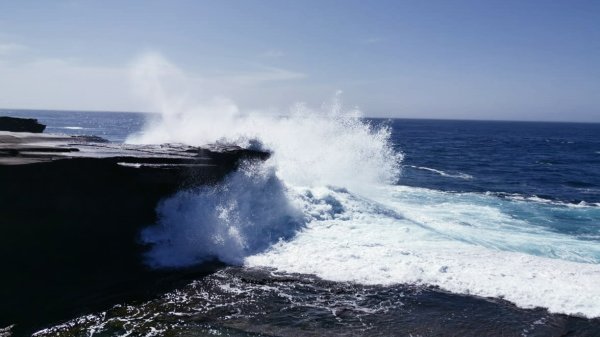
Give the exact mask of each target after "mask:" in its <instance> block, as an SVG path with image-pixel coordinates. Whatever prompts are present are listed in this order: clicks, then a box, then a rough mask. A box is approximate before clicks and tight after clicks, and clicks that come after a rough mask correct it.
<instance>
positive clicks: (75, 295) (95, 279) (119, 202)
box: [0, 132, 269, 335]
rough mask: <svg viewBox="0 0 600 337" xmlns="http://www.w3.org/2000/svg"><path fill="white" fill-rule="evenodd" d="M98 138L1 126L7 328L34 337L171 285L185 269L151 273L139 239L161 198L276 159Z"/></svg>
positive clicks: (2, 298)
mask: <svg viewBox="0 0 600 337" xmlns="http://www.w3.org/2000/svg"><path fill="white" fill-rule="evenodd" d="M90 140H94V141H93V142H90ZM98 141H101V139H90V138H86V137H64V136H56V135H45V134H44V135H31V134H25V133H9V132H0V256H2V259H3V261H2V274H1V276H0V327H3V326H8V325H11V324H16V326H15V332H16V334H17V335H21V334H26V333H30V332H31V331H32V329H34V328H39V327H43V326H44V325H46V324H49V323H51V322H57V321H60V320H63V319H66V318H69V317H72V316H73V315H79V314H82V313H85V312H88V311H91V310H97V309H99V308H104V307H105V306H107V305H110V304H114V303H117V302H121V301H124V300H131V299H135V298H138V297H139V296H144V295H146V296H149V295H150V294H151V293H152V292H155V291H156V289H158V288H164V287H167V288H168V287H169V286H172V284H173V280H177V279H180V278H181V275H182V272H181V271H171V272H169V271H162V272H157V271H152V270H149V269H148V268H147V267H146V266H144V265H143V263H142V254H143V253H144V251H145V249H146V248H147V247H143V246H142V245H140V244H139V242H138V236H139V233H140V230H141V229H143V228H144V227H146V226H149V225H151V224H153V223H155V222H156V220H157V219H156V213H155V207H156V206H157V204H158V202H159V201H160V200H161V199H163V198H165V197H167V196H169V195H171V194H173V193H175V192H176V191H178V190H179V189H182V188H187V187H192V186H195V185H200V184H214V183H216V182H218V181H219V180H221V179H222V178H223V177H224V176H226V175H227V174H228V173H230V172H232V171H233V170H235V169H236V167H237V165H238V164H239V162H240V161H241V160H253V159H255V160H264V159H266V158H267V157H268V156H269V154H268V153H265V152H260V151H252V150H245V149H241V148H239V147H234V146H232V147H223V146H220V147H216V146H215V147H208V148H197V147H190V146H185V145H177V144H172V145H156V146H134V145H122V144H113V143H106V142H105V143H101V142H98ZM201 272H204V271H201ZM165 280H167V281H165Z"/></svg>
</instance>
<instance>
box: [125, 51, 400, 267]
mask: <svg viewBox="0 0 600 337" xmlns="http://www.w3.org/2000/svg"><path fill="white" fill-rule="evenodd" d="M132 75H133V76H132V77H133V80H134V81H133V82H134V86H135V87H136V89H137V92H138V94H140V95H141V96H142V97H147V98H148V100H149V101H150V102H151V103H152V104H153V106H154V107H155V109H158V110H159V111H160V112H161V114H160V115H159V116H158V117H157V118H154V119H152V120H150V121H149V122H148V124H147V125H146V127H145V128H144V130H143V132H142V133H140V134H137V135H133V136H132V137H130V138H129V139H128V140H127V142H130V143H167V142H169V143H186V144H190V145H199V146H201V145H205V144H208V143H215V142H226V143H234V144H237V145H240V146H242V147H250V146H254V145H253V144H256V143H259V144H261V145H260V146H262V147H263V148H265V149H267V150H270V151H271V152H272V156H271V157H270V159H269V160H268V161H267V162H266V163H263V164H256V163H255V164H253V165H248V166H246V167H245V168H244V169H243V170H241V171H239V172H236V173H234V174H232V175H230V176H229V177H228V178H226V179H225V181H224V182H223V183H222V185H220V186H218V187H216V188H200V189H196V190H191V191H182V192H179V193H178V194H176V195H175V196H174V197H172V198H170V199H168V200H165V201H163V202H162V203H161V205H160V206H159V207H158V209H157V212H158V214H159V217H160V222H159V223H158V224H157V225H156V226H154V227H151V228H149V229H147V230H146V231H144V232H143V235H142V238H143V240H144V241H145V242H147V243H150V244H152V245H153V249H152V250H151V251H150V253H149V254H148V255H147V258H148V263H149V264H150V265H152V266H155V267H180V266H187V265H191V264H194V263H198V262H202V261H204V260H206V259H208V258H213V257H216V258H219V259H220V260H221V261H224V262H227V263H232V264H241V263H242V262H243V258H244V257H245V256H248V255H250V254H253V253H256V252H258V251H260V250H264V249H266V248H268V246H269V245H270V244H273V243H275V242H277V241H278V240H280V239H286V238H289V237H290V236H291V235H293V233H294V232H295V231H296V230H297V229H298V228H299V226H301V225H302V224H303V223H304V220H306V219H305V218H302V216H299V214H302V213H301V212H300V211H301V210H302V209H303V207H304V206H302V205H301V203H297V202H294V200H296V201H297V200H301V199H302V198H301V197H299V195H298V194H297V193H296V192H295V191H294V190H293V189H290V188H288V186H296V187H297V186H305V187H318V186H344V187H345V188H351V189H353V190H356V191H361V190H368V189H369V188H370V187H369V186H371V185H373V184H381V183H389V182H393V181H395V180H396V179H397V176H398V174H399V163H400V161H401V159H402V156H401V155H400V154H398V153H396V152H394V150H393V149H392V147H391V145H390V141H389V139H390V129H389V128H386V127H381V128H375V127H373V126H372V125H371V124H369V123H368V122H366V121H364V120H363V119H361V118H360V112H359V111H358V110H356V109H352V110H350V111H345V110H344V109H343V107H342V104H341V102H340V94H341V93H337V94H336V95H335V97H334V99H333V100H332V102H330V103H329V104H324V105H323V106H322V107H321V108H320V109H316V110H315V109H310V108H308V107H307V106H305V105H303V104H296V105H294V106H293V107H292V109H291V110H290V111H289V113H288V114H286V115H285V116H273V115H267V114H260V113H256V112H254V113H243V112H242V111H241V110H240V109H239V108H238V107H237V106H236V105H235V104H234V103H233V102H232V101H231V100H229V99H225V98H223V97H216V98H206V97H205V98H201V99H200V100H191V99H190V97H189V95H187V94H185V92H186V90H185V89H184V88H182V86H183V87H185V83H186V82H188V80H187V79H186V78H185V76H184V75H183V72H182V71H180V70H179V69H177V68H176V67H175V66H173V65H172V64H170V63H169V62H168V61H166V60H165V59H164V58H162V57H160V56H159V55H147V56H145V57H143V58H142V59H141V60H140V61H139V62H138V63H137V64H136V66H135V67H134V68H133V72H132ZM181 93H183V94H181ZM325 207H328V206H327V205H325Z"/></svg>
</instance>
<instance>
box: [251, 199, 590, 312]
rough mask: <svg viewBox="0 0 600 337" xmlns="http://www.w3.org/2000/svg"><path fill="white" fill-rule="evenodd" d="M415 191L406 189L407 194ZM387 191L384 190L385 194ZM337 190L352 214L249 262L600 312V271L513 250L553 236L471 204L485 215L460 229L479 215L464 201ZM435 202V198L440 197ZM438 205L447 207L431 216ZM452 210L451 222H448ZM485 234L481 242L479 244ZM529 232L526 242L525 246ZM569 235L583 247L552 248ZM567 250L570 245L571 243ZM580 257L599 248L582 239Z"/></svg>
mask: <svg viewBox="0 0 600 337" xmlns="http://www.w3.org/2000/svg"><path fill="white" fill-rule="evenodd" d="M409 190H410V188H400V189H399V191H398V192H399V193H401V192H407V191H409ZM381 192H382V191H377V193H379V195H381ZM412 192H413V193H423V190H422V189H416V190H413V191H412ZM436 193H437V192H433V194H436ZM328 194H329V199H335V200H337V201H338V202H339V203H340V206H339V207H338V208H343V209H344V211H343V212H341V213H337V214H335V215H333V216H330V217H329V218H327V217H321V218H316V219H315V220H313V221H311V222H310V223H309V224H308V225H307V228H306V229H305V230H303V231H302V232H301V233H299V234H298V236H297V237H295V238H294V239H293V240H292V241H290V242H280V243H278V244H276V245H274V246H273V247H272V248H271V249H270V250H269V251H268V252H266V253H262V254H258V255H255V256H250V257H248V258H247V259H246V264H247V265H248V266H268V267H274V268H277V269H279V270H282V271H287V272H297V273H307V274H315V275H318V276H320V277H322V278H325V279H328V280H333V281H353V282H358V283H364V284H383V285H391V284H398V283H409V284H424V285H433V286H439V287H440V288H442V289H445V290H448V291H451V292H455V293H462V294H472V295H478V296H489V297H500V298H504V299H506V300H508V301H511V302H513V303H515V304H517V305H519V306H521V307H524V308H533V307H537V306H541V307H544V308H548V309H549V310H550V311H551V312H557V313H566V314H573V315H581V316H586V317H598V316H600V288H599V287H597V286H596V284H597V282H598V280H600V265H598V264H589V263H578V262H572V261H566V260H561V259H553V258H548V257H544V256H534V255H531V254H525V253H522V252H519V251H518V249H513V250H512V251H511V250H506V248H507V245H508V248H511V247H512V248H516V246H518V245H521V247H523V248H524V249H526V248H527V247H528V245H529V242H531V241H532V240H536V241H537V242H533V245H539V244H542V243H543V240H544V238H547V237H548V236H549V235H550V234H551V233H548V232H543V231H541V230H540V232H539V233H537V234H536V233H535V232H533V233H527V230H526V229H524V230H523V231H518V230H517V231H515V230H516V228H512V229H511V228H507V227H506V224H504V225H503V224H498V223H496V222H502V221H504V220H502V219H497V218H494V217H493V216H484V217H483V218H479V215H477V214H476V213H477V212H478V211H477V207H476V205H475V206H473V207H471V208H470V209H471V211H472V212H473V213H472V214H473V216H474V218H475V219H476V220H475V221H474V223H473V225H472V226H464V225H460V224H459V223H458V222H460V220H469V219H471V220H472V219H473V217H472V218H470V217H469V216H465V215H467V214H468V213H469V212H468V211H466V210H465V209H463V210H459V209H457V208H456V207H457V206H460V202H458V203H456V204H454V205H452V204H442V205H440V204H437V202H435V200H431V201H430V204H429V205H426V206H423V207H422V208H419V206H418V205H419V204H423V203H424V201H423V200H424V199H423V198H421V199H420V200H415V201H414V203H415V205H413V206H410V207H409V208H412V210H413V211H412V212H403V213H400V212H397V211H395V210H394V209H393V207H392V208H389V207H388V206H385V205H383V204H382V203H380V202H374V201H371V200H367V199H363V198H359V197H357V196H354V195H351V194H348V193H340V192H336V191H329V192H328ZM425 194H427V193H425ZM429 197H432V198H433V199H435V198H434V197H435V195H434V196H431V195H429ZM463 206H465V207H468V205H463ZM436 207H437V208H438V209H439V211H437V212H436V213H435V214H431V213H430V212H432V211H435V208H436ZM461 207H462V206H461ZM479 211H481V210H479ZM444 212H445V216H441V213H444ZM453 213H454V216H455V221H454V222H452V221H449V222H447V223H446V224H445V225H442V223H443V222H444V221H438V222H436V221H431V220H432V219H435V218H437V219H442V218H444V217H445V218H446V219H447V220H449V219H450V218H452V215H453ZM418 214H423V216H429V219H423V218H420V217H418V216H417V215H418ZM486 219H487V220H486ZM424 220H427V221H424ZM478 221H483V223H479V222H478ZM490 223H496V224H490ZM494 227H496V228H495V229H493V228H494ZM464 228H470V230H471V231H472V233H471V234H470V235H467V239H466V240H464V241H463V240H461V235H457V234H458V233H465V232H463V230H464ZM477 233H479V235H480V236H481V240H480V241H479V242H469V241H470V240H473V238H475V237H476V234H477ZM520 235H523V238H522V239H520V240H519V239H518V237H519V236H520ZM469 236H470V237H471V239H469ZM536 236H537V237H536ZM560 239H564V240H566V241H565V242H568V243H576V242H577V240H574V239H571V238H569V237H567V236H562V237H560V236H557V237H555V239H554V240H555V242H549V243H548V244H547V245H546V246H547V247H552V245H553V244H555V243H558V242H559V241H560ZM563 248H564V249H569V247H568V244H564V247H563ZM586 249H588V250H591V251H588V250H586ZM573 250H575V251H577V250H578V249H577V248H573ZM563 253H565V254H568V255H569V256H571V257H577V256H578V255H577V254H574V255H570V254H571V253H573V252H572V251H571V252H563ZM578 253H579V254H581V255H580V256H583V257H584V258H586V254H588V255H589V256H587V257H590V256H592V255H595V254H598V249H597V243H594V242H587V246H585V243H580V245H579V251H578ZM598 256H600V255H597V256H596V258H597V257H598Z"/></svg>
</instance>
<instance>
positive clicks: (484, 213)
mask: <svg viewBox="0 0 600 337" xmlns="http://www.w3.org/2000/svg"><path fill="white" fill-rule="evenodd" d="M133 79H134V84H135V86H136V88H137V89H138V92H139V94H140V95H141V97H146V98H147V99H148V101H149V102H152V104H153V106H154V107H155V109H157V110H159V111H160V113H161V114H160V116H158V117H156V118H154V119H153V120H150V121H149V122H148V123H147V125H146V127H145V128H144V130H143V131H142V132H141V133H138V134H136V135H133V136H131V137H130V138H129V139H128V140H127V141H128V142H131V143H164V142H176V143H186V144H191V145H206V144H210V143H216V142H223V143H233V144H237V145H239V146H242V147H247V148H250V147H252V148H257V147H258V148H261V149H264V150H268V151H270V152H272V156H271V158H270V159H269V160H267V161H266V162H265V163H252V164H249V165H246V166H244V167H243V168H242V169H241V170H240V171H238V172H236V173H233V174H231V175H230V176H229V177H228V178H227V179H226V180H225V181H224V182H223V183H222V184H220V185H219V186H215V187H203V188H199V189H195V190H187V191H180V192H179V193H177V194H176V195H175V196H173V197H171V198H169V199H167V200H164V201H163V202H162V203H161V204H160V205H159V207H158V208H157V211H158V214H159V218H160V221H159V223H158V224H156V225H154V226H152V227H149V228H148V229H147V230H146V231H144V232H143V233H142V238H143V240H144V241H145V242H147V243H150V244H152V245H153V248H152V250H151V251H150V252H149V254H148V255H147V259H148V260H147V262H148V264H149V265H151V266H154V267H157V268H163V267H182V266H189V265H192V264H195V263H199V262H202V261H205V260H206V259H210V258H215V257H216V258H218V259H220V260H222V261H224V262H226V263H230V264H237V265H246V266H253V267H254V266H256V267H262V266H267V267H272V268H275V269H279V270H280V271H283V272H298V273H306V274H314V275H317V276H320V277H322V278H325V279H329V280H334V281H352V282H357V283H362V284H384V285H391V284H397V283H410V284H424V285H435V286H439V287H440V288H442V289H445V290H448V291H452V292H456V293H467V294H473V295H479V296H490V297H501V298H505V299H507V300H509V301H511V302H513V303H515V304H517V305H519V306H522V307H526V308H533V307H536V306H542V307H545V308H548V309H549V310H550V311H552V312H559V313H567V314H576V315H582V316H586V317H598V316H600V305H598V303H600V290H598V289H597V287H594V286H593V284H594V283H595V282H597V280H599V279H600V266H599V265H598V262H599V261H600V249H598V241H597V240H596V239H593V238H594V237H595V235H597V234H599V233H598V228H597V227H594V225H591V226H588V227H585V226H582V228H583V229H582V230H584V233H583V234H585V235H587V237H586V239H582V237H581V236H578V235H572V234H570V233H566V232H557V230H556V226H557V224H556V220H555V219H560V218H561V217H562V218H563V219H581V218H586V217H587V218H589V219H598V218H599V215H598V209H599V208H598V207H596V206H594V205H579V206H577V207H572V206H573V205H568V206H567V205H555V204H543V203H539V202H534V201H530V200H527V199H520V200H517V199H514V198H513V199H510V198H500V197H499V196H497V195H493V194H484V193H463V194H456V193H448V192H442V191H437V190H434V189H425V188H417V187H408V186H398V185H396V183H397V182H398V180H400V181H402V178H401V175H400V173H401V171H400V163H401V162H402V159H403V156H402V154H401V153H399V152H398V151H396V150H394V148H393V146H392V142H391V130H390V128H389V126H386V125H385V124H380V125H378V126H374V125H373V124H371V123H369V122H368V121H365V120H364V119H361V118H360V112H359V111H358V110H356V109H350V110H346V109H344V108H343V106H342V104H341V101H340V94H339V93H337V94H336V95H335V96H334V98H333V99H332V100H331V102H329V103H326V104H324V105H323V106H322V107H320V108H318V109H311V108H309V107H307V106H305V105H302V104H296V105H294V106H293V107H292V108H291V109H290V111H289V112H287V113H285V114H282V115H278V116H273V115H268V114H261V113H257V112H244V111H243V110H242V109H240V108H239V107H237V106H236V104H235V103H234V102H233V101H232V100H231V99H228V98H223V97H204V98H203V97H200V98H197V97H194V98H192V97H190V95H186V89H185V83H186V81H187V79H186V76H185V74H183V73H182V72H181V71H180V70H178V69H177V68H176V67H175V66H173V65H172V64H170V63H169V62H168V61H166V60H165V59H163V58H162V57H160V56H158V55H149V56H146V57H144V58H142V59H141V60H140V62H139V63H138V64H137V65H136V66H135V67H134V70H133ZM415 168H416V169H419V170H421V171H426V172H432V173H435V174H438V175H440V176H442V177H444V178H448V179H459V180H463V181H470V180H473V179H476V177H473V176H470V175H467V174H463V173H452V174H449V173H446V172H444V171H440V170H437V169H435V168H429V167H421V166H419V167H415ZM553 219H554V220H553ZM592 222H593V221H592ZM590 238H591V239H590ZM315 259H318V261H319V263H315Z"/></svg>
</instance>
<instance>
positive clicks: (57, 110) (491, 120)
mask: <svg viewBox="0 0 600 337" xmlns="http://www.w3.org/2000/svg"><path fill="white" fill-rule="evenodd" d="M11 110H12V111H41V112H83V113H129V114H140V115H143V114H145V115H150V114H160V112H148V111H118V110H94V109H82V110H77V109H27V108H0V113H1V112H4V111H11ZM361 118H368V119H406V120H426V121H449V122H451V121H455V122H510V123H571V124H600V121H567V120H517V119H477V118H452V117H450V118H439V117H390V116H383V117H382V116H366V115H365V116H362V117H361Z"/></svg>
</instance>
